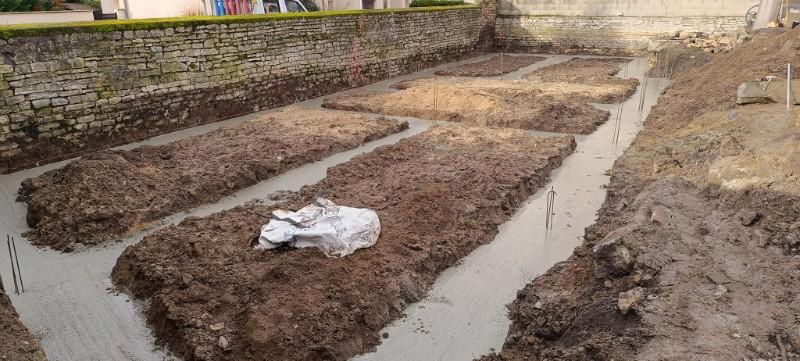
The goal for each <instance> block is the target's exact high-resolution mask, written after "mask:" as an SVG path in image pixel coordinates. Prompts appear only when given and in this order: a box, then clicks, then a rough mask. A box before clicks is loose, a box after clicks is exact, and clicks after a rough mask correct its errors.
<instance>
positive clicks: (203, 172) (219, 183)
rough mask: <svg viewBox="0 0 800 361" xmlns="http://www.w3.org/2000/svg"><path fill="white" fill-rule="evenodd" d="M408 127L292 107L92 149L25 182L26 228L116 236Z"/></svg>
mask: <svg viewBox="0 0 800 361" xmlns="http://www.w3.org/2000/svg"><path fill="white" fill-rule="evenodd" d="M407 127H408V125H407V124H406V123H401V122H397V121H393V120H388V119H383V118H381V119H377V120H371V119H368V118H367V117H366V116H364V115H361V114H355V113H346V112H334V111H319V110H307V109H301V108H290V109H287V110H284V111H281V112H277V113H270V114H268V115H265V116H264V117H263V118H260V119H257V120H253V121H249V122H245V123H243V124H241V125H238V126H235V127H229V128H222V129H218V130H214V131H211V132H209V133H206V134H203V135H199V136H194V137H189V138H186V139H183V140H179V141H176V142H173V143H169V144H165V145H160V146H143V147H139V148H136V149H133V150H130V151H114V150H109V151H103V152H98V153H95V154H91V155H88V156H85V157H83V158H81V159H79V160H76V161H74V162H72V163H70V164H68V165H67V166H65V167H63V168H61V169H56V170H53V171H49V172H47V173H44V174H43V175H41V176H38V177H36V178H32V179H27V180H25V181H24V182H23V183H22V187H21V189H20V191H19V195H20V199H21V200H22V201H24V202H26V203H27V204H28V215H27V221H28V224H29V225H30V226H31V227H32V228H33V230H31V231H30V232H28V233H27V234H26V236H27V237H28V239H29V240H31V242H33V243H34V244H36V245H41V246H50V247H53V248H56V249H59V250H70V249H72V248H73V246H74V245H75V244H76V243H81V244H86V245H95V244H99V243H101V242H104V241H108V240H113V239H116V238H119V237H123V236H125V235H127V234H129V233H131V232H135V231H137V230H140V229H142V228H144V227H147V226H148V225H149V224H151V223H152V222H154V221H157V220H159V219H160V218H162V217H165V216H168V215H171V214H174V213H177V212H180V211H184V210H188V209H191V208H193V207H196V206H199V205H201V204H206V203H210V202H214V201H216V200H219V199H220V198H222V197H224V196H227V195H230V194H232V193H233V192H234V191H236V190H238V189H241V188H244V187H247V186H250V185H253V184H255V183H257V182H259V181H261V180H264V179H266V178H269V177H272V176H275V175H277V174H280V173H283V172H285V171H287V170H289V169H291V168H294V167H297V166H299V165H302V164H306V163H310V162H313V161H316V160H319V159H321V158H323V157H325V156H328V155H331V154H333V153H336V152H341V151H344V150H348V149H353V148H356V147H358V146H359V145H361V144H363V143H365V142H368V141H371V140H375V139H378V138H381V137H384V136H386V135H389V134H392V133H396V132H399V131H401V130H403V129H406V128H407Z"/></svg>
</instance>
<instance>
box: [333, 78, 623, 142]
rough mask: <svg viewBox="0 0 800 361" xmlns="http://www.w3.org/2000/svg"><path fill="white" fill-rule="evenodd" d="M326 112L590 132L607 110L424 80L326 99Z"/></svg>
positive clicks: (536, 93) (531, 93) (535, 93)
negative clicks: (404, 86)
mask: <svg viewBox="0 0 800 361" xmlns="http://www.w3.org/2000/svg"><path fill="white" fill-rule="evenodd" d="M323 106H324V107H326V108H331V109H340V110H354V111H361V112H370V113H379V114H388V115H399V116H409V117H416V118H422V119H432V120H443V121H450V122H460V123H465V124H469V125H480V126H490V127H504V128H517V129H528V130H540V131H549V132H561V133H575V134H589V133H591V132H593V131H594V130H595V129H596V128H597V127H598V126H599V125H600V124H603V123H604V122H605V121H606V120H608V118H609V112H607V111H604V110H600V109H597V108H595V107H593V106H591V105H590V104H588V103H570V102H565V101H563V100H561V99H558V98H556V97H553V96H550V95H544V94H542V91H541V90H538V89H527V90H522V89H513V88H502V87H495V88H480V87H478V88H476V87H472V86H470V85H463V84H458V83H446V82H436V81H434V82H428V83H424V84H421V85H419V86H413V87H409V88H407V89H404V90H400V91H398V92H394V93H367V94H353V95H344V96H339V97H336V98H328V99H325V102H324V104H323Z"/></svg>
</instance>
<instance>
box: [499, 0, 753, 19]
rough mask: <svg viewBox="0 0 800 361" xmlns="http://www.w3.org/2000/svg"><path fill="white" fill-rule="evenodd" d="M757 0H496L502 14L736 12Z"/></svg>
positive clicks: (619, 14)
mask: <svg viewBox="0 0 800 361" xmlns="http://www.w3.org/2000/svg"><path fill="white" fill-rule="evenodd" d="M758 3H759V0H499V11H500V14H503V15H572V16H669V17H681V16H711V17H715V16H736V17H743V16H744V14H745V12H746V11H747V9H749V8H750V7H751V6H753V5H757V4H758Z"/></svg>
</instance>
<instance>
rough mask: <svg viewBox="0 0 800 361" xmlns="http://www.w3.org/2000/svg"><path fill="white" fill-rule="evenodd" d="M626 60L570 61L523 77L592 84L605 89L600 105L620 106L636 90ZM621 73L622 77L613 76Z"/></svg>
mask: <svg viewBox="0 0 800 361" xmlns="http://www.w3.org/2000/svg"><path fill="white" fill-rule="evenodd" d="M630 61H631V59H625V58H573V59H570V60H567V61H565V62H562V63H558V64H554V65H550V66H547V67H544V68H541V69H537V70H534V71H532V72H530V73H528V74H526V75H524V76H523V77H522V79H525V80H532V81H539V82H562V83H570V84H591V85H594V86H601V87H607V88H609V90H613V91H610V92H609V93H608V95H607V96H605V97H604V98H602V99H600V100H599V101H598V102H599V103H620V102H623V101H625V100H626V99H628V98H630V97H631V95H633V93H635V92H636V88H637V87H638V86H639V80H638V79H634V78H628V77H627V76H628V74H627V73H626V71H625V69H626V68H625V67H626V66H627V65H626V64H627V63H629V62H630ZM620 72H622V77H621V78H620V77H617V76H616V75H617V74H619V73H620Z"/></svg>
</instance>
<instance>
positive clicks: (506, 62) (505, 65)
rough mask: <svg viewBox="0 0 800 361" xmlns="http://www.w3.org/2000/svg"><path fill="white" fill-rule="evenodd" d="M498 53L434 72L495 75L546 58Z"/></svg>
mask: <svg viewBox="0 0 800 361" xmlns="http://www.w3.org/2000/svg"><path fill="white" fill-rule="evenodd" d="M500 57H501V56H500V55H496V56H493V57H491V58H489V59H486V60H482V61H478V62H474V63H467V64H460V65H454V66H451V67H448V68H446V69H443V70H439V71H437V72H436V75H445V76H497V75H502V74H507V73H510V72H512V71H516V70H519V69H521V68H524V67H526V66H528V65H533V64H536V63H538V62H540V61H542V60H545V59H546V58H544V57H541V56H536V55H505V54H504V55H502V60H501V58H500Z"/></svg>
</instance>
